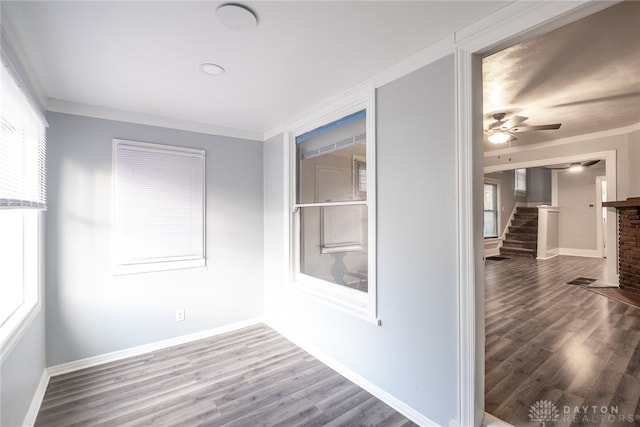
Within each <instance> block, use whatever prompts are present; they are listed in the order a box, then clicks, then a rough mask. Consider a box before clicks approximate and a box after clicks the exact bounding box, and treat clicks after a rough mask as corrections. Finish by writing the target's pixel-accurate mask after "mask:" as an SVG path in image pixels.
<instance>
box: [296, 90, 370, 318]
mask: <svg viewBox="0 0 640 427" xmlns="http://www.w3.org/2000/svg"><path fill="white" fill-rule="evenodd" d="M370 99H372V95H369V94H368V93H367V96H366V97H364V98H361V99H360V101H359V102H356V103H354V104H351V105H349V107H347V108H342V109H336V111H334V112H332V114H329V116H330V117H331V119H326V117H327V115H324V116H323V117H325V119H324V120H322V119H321V120H315V121H314V120H309V121H308V122H306V123H304V124H303V125H302V126H301V127H300V128H299V130H298V131H296V132H293V133H292V147H293V150H292V151H293V155H294V163H295V166H294V171H295V174H294V180H293V181H294V189H295V191H294V196H293V198H294V200H293V203H292V204H293V218H292V224H293V228H292V241H293V257H292V260H293V264H294V265H293V266H292V267H293V268H292V270H293V274H294V280H293V281H294V286H295V287H296V288H297V289H300V290H302V291H303V292H307V293H309V294H311V295H313V296H315V297H318V298H319V299H321V300H323V302H327V303H329V304H330V305H333V306H336V307H338V308H340V309H343V310H345V311H348V312H350V313H352V314H354V315H357V316H360V317H363V318H365V319H368V320H373V319H375V294H376V292H375V291H376V289H375V268H374V267H375V265H374V260H375V236H374V231H375V218H374V214H375V209H374V206H375V204H374V200H375V191H374V189H375V185H374V184H373V181H374V178H375V176H374V173H373V171H372V165H373V164H374V157H373V156H374V139H373V132H372V129H373V110H372V107H371V106H372V102H370Z"/></svg>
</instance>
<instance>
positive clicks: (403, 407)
mask: <svg viewBox="0 0 640 427" xmlns="http://www.w3.org/2000/svg"><path fill="white" fill-rule="evenodd" d="M265 323H266V324H267V325H268V326H270V327H271V328H273V329H274V330H275V331H276V332H278V333H279V334H280V335H282V336H283V337H285V338H287V339H288V340H289V341H291V342H292V343H294V344H295V345H297V346H298V347H300V348H301V349H303V350H304V351H306V352H307V353H309V354H310V355H312V356H313V357H315V358H316V359H318V360H319V361H321V362H322V363H324V364H325V365H327V366H328V367H330V368H331V369H333V370H334V371H336V372H337V373H339V374H340V375H342V376H343V377H345V378H346V379H348V380H349V381H351V382H352V383H354V384H356V385H357V386H359V387H361V388H363V389H364V390H366V391H368V392H369V393H371V394H372V395H374V396H375V397H377V398H378V399H380V400H381V401H383V402H384V403H386V404H387V405H389V406H391V407H392V408H393V409H395V410H396V411H398V412H400V413H401V414H402V415H404V416H405V417H407V418H409V419H410V420H411V421H413V422H415V423H416V424H418V425H420V426H425V427H440V425H439V424H438V423H436V422H434V421H432V420H430V419H429V418H427V417H426V416H424V415H423V414H421V413H420V412H418V411H416V410H415V409H413V408H412V407H411V406H409V405H407V404H406V403H404V402H403V401H402V400H400V399H398V398H397V397H395V396H393V395H392V394H390V393H388V392H387V391H385V390H383V389H381V388H380V387H378V386H377V385H375V384H373V383H372V382H371V381H369V380H368V379H366V378H364V377H363V376H361V375H360V374H357V373H355V372H353V371H352V370H351V369H349V368H348V367H346V366H344V365H343V364H342V363H340V362H338V361H337V360H335V359H334V358H333V357H331V356H329V355H327V354H325V353H324V352H322V351H320V350H318V349H316V348H314V347H313V346H310V345H309V344H308V343H307V342H306V341H305V340H304V339H300V338H298V337H297V336H293V335H292V334H291V333H290V332H289V331H288V330H287V328H286V327H283V325H282V324H280V323H278V322H275V321H273V319H265Z"/></svg>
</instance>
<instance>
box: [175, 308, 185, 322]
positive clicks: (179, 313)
mask: <svg viewBox="0 0 640 427" xmlns="http://www.w3.org/2000/svg"><path fill="white" fill-rule="evenodd" d="M183 320H184V308H179V309H177V310H176V322H182V321H183Z"/></svg>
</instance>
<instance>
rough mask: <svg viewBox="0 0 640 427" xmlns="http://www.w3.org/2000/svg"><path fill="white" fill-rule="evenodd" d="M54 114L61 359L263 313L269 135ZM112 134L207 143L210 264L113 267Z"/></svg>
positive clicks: (50, 241) (49, 235) (53, 310)
mask: <svg viewBox="0 0 640 427" xmlns="http://www.w3.org/2000/svg"><path fill="white" fill-rule="evenodd" d="M47 118H48V120H49V123H50V128H49V134H48V161H47V167H48V189H49V210H48V212H47V214H46V254H47V257H46V261H47V264H46V277H47V281H46V297H47V298H46V322H47V347H46V348H47V363H48V365H49V366H51V365H57V364H61V363H65V362H69V361H74V360H78V359H82V358H86V357H90V356H96V355H101V354H105V353H109V352H113V351H117V350H123V349H126V348H130V347H134V346H139V345H143V344H147V343H151V342H155V341H160V340H165V339H169V338H173V337H176V336H180V335H185V334H188V333H193V332H198V331H202V330H207V329H210V328H215V327H218V326H222V325H226V324H230V323H233V322H238V321H243V320H247V319H251V318H255V317H260V316H262V314H263V284H262V280H263V275H262V270H263V251H262V249H263V242H262V238H263V216H262V211H263V206H262V200H263V195H262V143H261V142H257V141H248V140H239V139H233V138H227V137H220V136H212V135H204V134H198V133H193V132H185V131H178V130H173V129H166V128H158V127H152V126H143V125H137V124H130V123H123V122H116V121H109V120H102V119H93V118H87V117H80V116H73V115H67V114H58V113H51V114H49V115H48V116H47ZM112 138H122V139H130V140H137V141H145V142H153V143H159V144H170V145H178V146H184V147H192V148H200V149H204V150H206V192H207V200H206V212H207V213H206V253H207V267H206V268H200V269H185V270H175V271H168V272H156V273H143V274H134V275H127V276H113V275H112V274H111V271H110V262H111V261H110V249H111V247H110V238H111V206H112V197H111V182H112ZM177 308H184V309H185V313H186V320H185V321H184V322H176V321H175V310H176V309H177Z"/></svg>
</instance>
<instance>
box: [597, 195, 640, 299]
mask: <svg viewBox="0 0 640 427" xmlns="http://www.w3.org/2000/svg"><path fill="white" fill-rule="evenodd" d="M602 206H603V207H611V208H616V209H617V211H618V226H619V238H618V274H619V276H620V289H623V290H626V291H630V292H634V293H637V294H640V197H630V198H628V199H627V200H624V201H617V202H605V203H603V204H602Z"/></svg>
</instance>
